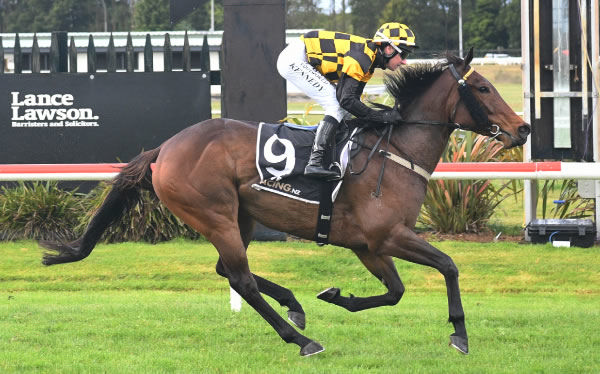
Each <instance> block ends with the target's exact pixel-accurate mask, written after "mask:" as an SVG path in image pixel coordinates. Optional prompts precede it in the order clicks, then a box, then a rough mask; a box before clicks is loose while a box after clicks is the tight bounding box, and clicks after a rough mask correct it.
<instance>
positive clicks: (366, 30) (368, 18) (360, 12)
mask: <svg viewBox="0 0 600 374" xmlns="http://www.w3.org/2000/svg"><path fill="white" fill-rule="evenodd" d="M388 1H389V0H349V4H350V8H351V9H352V10H351V12H352V14H351V16H350V22H351V23H352V28H353V33H354V34H356V35H360V36H363V37H366V38H372V37H373V35H375V31H377V29H378V28H379V26H381V23H380V20H381V18H382V17H381V13H382V12H383V8H384V7H385V5H386V4H387V3H388ZM386 22H387V21H386Z"/></svg>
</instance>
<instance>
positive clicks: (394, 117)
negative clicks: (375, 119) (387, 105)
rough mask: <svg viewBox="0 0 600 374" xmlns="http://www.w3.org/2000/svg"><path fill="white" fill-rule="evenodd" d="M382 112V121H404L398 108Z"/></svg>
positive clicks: (387, 122) (388, 122)
mask: <svg viewBox="0 0 600 374" xmlns="http://www.w3.org/2000/svg"><path fill="white" fill-rule="evenodd" d="M382 112H383V113H382V119H383V121H382V122H383V123H385V124H390V123H398V122H400V121H402V116H401V115H400V112H399V111H398V110H396V109H389V110H382Z"/></svg>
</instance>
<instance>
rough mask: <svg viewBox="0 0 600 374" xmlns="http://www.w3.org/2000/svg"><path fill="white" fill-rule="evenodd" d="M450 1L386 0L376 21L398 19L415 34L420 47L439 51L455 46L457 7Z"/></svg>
mask: <svg viewBox="0 0 600 374" xmlns="http://www.w3.org/2000/svg"><path fill="white" fill-rule="evenodd" d="M450 3H451V2H450V1H447V0H446V1H427V0H390V1H389V2H388V3H387V4H386V6H385V7H384V9H383V12H382V14H381V18H380V19H379V22H380V23H384V22H400V23H404V24H406V25H407V26H408V27H410V28H411V30H412V31H413V32H414V33H415V36H416V41H417V45H419V47H420V50H425V51H432V50H433V51H436V52H443V51H446V50H449V49H456V48H457V46H458V31H457V30H458V29H457V23H458V16H457V15H456V14H457V8H456V7H455V6H454V5H450Z"/></svg>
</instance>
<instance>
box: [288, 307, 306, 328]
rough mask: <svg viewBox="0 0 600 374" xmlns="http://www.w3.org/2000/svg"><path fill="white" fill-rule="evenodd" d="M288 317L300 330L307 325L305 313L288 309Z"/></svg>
mask: <svg viewBox="0 0 600 374" xmlns="http://www.w3.org/2000/svg"><path fill="white" fill-rule="evenodd" d="M288 319H289V320H290V322H291V323H293V324H294V325H296V327H298V328H299V329H300V330H304V328H305V327H306V317H305V316H304V313H298V312H293V311H291V310H288Z"/></svg>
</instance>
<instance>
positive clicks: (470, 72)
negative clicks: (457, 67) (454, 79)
mask: <svg viewBox="0 0 600 374" xmlns="http://www.w3.org/2000/svg"><path fill="white" fill-rule="evenodd" d="M474 71H475V69H473V68H472V67H471V68H470V69H469V71H467V72H466V73H465V75H463V80H465V81H466V80H467V79H469V76H470V75H471V74H473V72H474Z"/></svg>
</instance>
